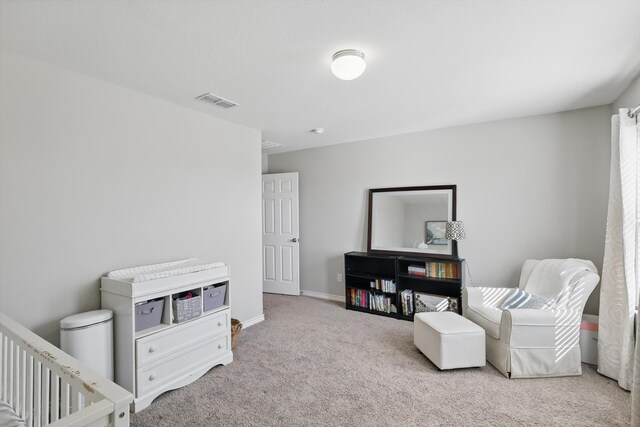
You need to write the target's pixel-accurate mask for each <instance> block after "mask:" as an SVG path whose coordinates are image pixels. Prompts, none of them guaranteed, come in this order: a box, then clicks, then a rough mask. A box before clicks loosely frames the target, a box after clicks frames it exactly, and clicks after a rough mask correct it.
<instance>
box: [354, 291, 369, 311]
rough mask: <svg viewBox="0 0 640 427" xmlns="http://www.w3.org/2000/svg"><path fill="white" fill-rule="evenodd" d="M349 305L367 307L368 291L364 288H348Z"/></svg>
mask: <svg viewBox="0 0 640 427" xmlns="http://www.w3.org/2000/svg"><path fill="white" fill-rule="evenodd" d="M349 294H350V295H349V296H350V298H351V305H355V306H357V307H363V308H369V291H366V290H364V289H354V288H351V289H349Z"/></svg>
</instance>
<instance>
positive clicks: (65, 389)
mask: <svg viewBox="0 0 640 427" xmlns="http://www.w3.org/2000/svg"><path fill="white" fill-rule="evenodd" d="M60 382H61V384H60V391H61V393H62V403H61V404H60V405H61V408H60V418H64V417H66V416H67V415H69V393H71V389H70V387H69V383H68V382H66V381H65V380H64V379H62V378H60Z"/></svg>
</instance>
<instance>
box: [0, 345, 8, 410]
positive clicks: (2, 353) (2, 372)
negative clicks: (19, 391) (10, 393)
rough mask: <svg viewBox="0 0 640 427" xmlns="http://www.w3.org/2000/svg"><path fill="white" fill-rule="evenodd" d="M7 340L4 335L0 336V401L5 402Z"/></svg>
mask: <svg viewBox="0 0 640 427" xmlns="http://www.w3.org/2000/svg"><path fill="white" fill-rule="evenodd" d="M7 340H8V337H7V336H6V335H5V334H2V335H0V400H2V401H3V402H6V400H7Z"/></svg>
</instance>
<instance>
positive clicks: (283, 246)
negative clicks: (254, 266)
mask: <svg viewBox="0 0 640 427" xmlns="http://www.w3.org/2000/svg"><path fill="white" fill-rule="evenodd" d="M299 230H300V229H299V224H298V173H297V172H292V173H274V174H269V175H262V290H263V291H264V292H273V293H276V294H287V295H300V266H299V262H300V261H299V258H300V247H299V243H298V240H299V236H298V231H299Z"/></svg>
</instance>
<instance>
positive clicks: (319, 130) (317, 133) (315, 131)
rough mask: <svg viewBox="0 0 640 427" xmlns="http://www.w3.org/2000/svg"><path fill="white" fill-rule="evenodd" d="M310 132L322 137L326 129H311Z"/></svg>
mask: <svg viewBox="0 0 640 427" xmlns="http://www.w3.org/2000/svg"><path fill="white" fill-rule="evenodd" d="M309 132H311V133H315V134H316V135H322V134H323V133H324V128H315V129H311V130H310V131H309Z"/></svg>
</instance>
